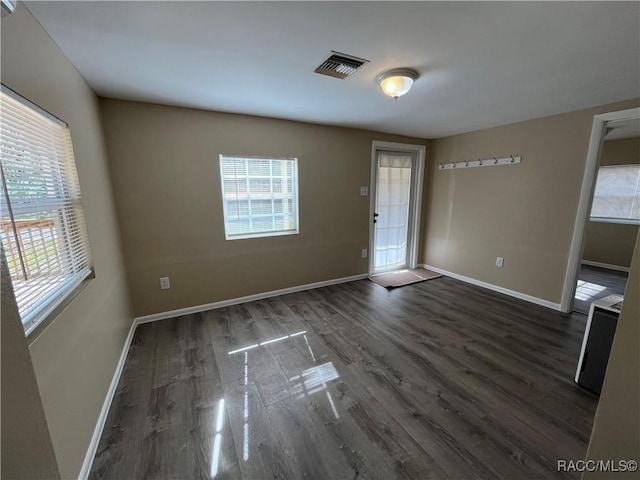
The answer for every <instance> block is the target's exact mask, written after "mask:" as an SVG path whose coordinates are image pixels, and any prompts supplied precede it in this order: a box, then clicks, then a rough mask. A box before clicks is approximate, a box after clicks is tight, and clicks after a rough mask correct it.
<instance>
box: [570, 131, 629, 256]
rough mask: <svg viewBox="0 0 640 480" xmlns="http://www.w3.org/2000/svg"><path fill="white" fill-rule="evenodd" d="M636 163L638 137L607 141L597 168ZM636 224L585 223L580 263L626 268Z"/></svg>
mask: <svg viewBox="0 0 640 480" xmlns="http://www.w3.org/2000/svg"><path fill="white" fill-rule="evenodd" d="M629 164H640V138H638V137H636V138H625V139H620V140H607V141H605V142H604V145H603V146H602V154H601V156H600V165H601V166H606V165H629ZM637 236H638V225H629V224H622V223H604V222H589V223H588V224H587V236H586V238H585V245H584V252H583V255H582V258H583V260H588V261H591V262H597V263H604V264H607V265H615V266H618V267H627V268H628V267H629V266H630V265H631V257H632V256H633V247H634V245H635V242H636V237H637Z"/></svg>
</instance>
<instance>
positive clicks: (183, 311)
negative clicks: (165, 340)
mask: <svg viewBox="0 0 640 480" xmlns="http://www.w3.org/2000/svg"><path fill="white" fill-rule="evenodd" d="M367 277H368V275H367V274H366V273H363V274H361V275H353V276H351V277H342V278H335V279H333V280H325V281H322V282H316V283H308V284H306V285H298V286H296V287H289V288H283V289H280V290H272V291H270V292H264V293H256V294H254V295H247V296H246V297H238V298H231V299H229V300H221V301H219V302H213V303H206V304H204V305H196V306H193V307H187V308H180V309H178V310H170V311H168V312H160V313H153V314H151V315H144V316H142V317H137V318H136V322H137V323H138V324H141V323H148V322H155V321H157V320H165V319H167V318H174V317H179V316H182V315H190V314H192V313H199V312H205V311H207V310H215V309H218V308H224V307H230V306H232V305H238V304H240V303H247V302H253V301H256V300H264V299H265V298H271V297H278V296H280V295H286V294H288V293H297V292H304V291H305V290H312V289H314V288H321V287H328V286H330V285H337V284H339V283H347V282H353V281H356V280H362V279H365V278H367Z"/></svg>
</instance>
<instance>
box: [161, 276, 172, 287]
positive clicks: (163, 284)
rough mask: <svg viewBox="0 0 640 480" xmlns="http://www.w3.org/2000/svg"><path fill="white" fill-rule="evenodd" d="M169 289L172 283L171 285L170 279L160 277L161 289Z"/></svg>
mask: <svg viewBox="0 0 640 480" xmlns="http://www.w3.org/2000/svg"><path fill="white" fill-rule="evenodd" d="M167 288H171V283H169V277H160V289H161V290H166V289H167Z"/></svg>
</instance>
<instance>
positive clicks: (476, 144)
mask: <svg viewBox="0 0 640 480" xmlns="http://www.w3.org/2000/svg"><path fill="white" fill-rule="evenodd" d="M638 104H639V101H638V100H633V101H628V102H622V103H618V104H614V105H607V106H602V107H597V108H591V109H587V110H581V111H578V112H571V113H566V114H562V115H554V116H551V117H546V118H540V119H535V120H529V121H525V122H520V123H515V124H511V125H506V126H501V127H495V128H490V129H486V130H480V131H477V132H471V133H466V134H461V135H455V136H451V137H446V138H441V139H438V140H435V141H434V142H433V143H432V148H431V152H432V154H431V156H430V162H429V165H428V168H427V169H426V170H427V172H426V173H427V180H426V181H427V188H426V193H425V195H424V201H423V222H422V226H423V234H422V247H421V252H422V261H423V262H424V263H426V264H428V265H432V266H435V267H439V268H442V269H444V270H447V271H450V272H454V273H457V274H459V275H464V276H467V277H471V278H473V279H476V280H480V281H483V282H488V283H490V284H494V285H497V286H500V287H504V288H508V289H511V290H515V291H517V292H520V293H524V294H527V295H531V296H533V297H537V298H540V299H543V300H546V301H549V302H552V303H556V304H557V303H560V297H561V294H562V287H563V282H564V277H565V270H566V267H567V259H568V254H569V247H570V243H571V236H572V233H573V225H574V220H575V215H576V210H577V206H578V199H579V195H580V188H581V183H582V175H583V173H584V166H585V160H586V156H587V150H588V147H589V138H590V134H591V126H592V122H593V116H594V115H595V114H597V113H603V112H608V111H615V110H622V109H625V108H632V107H635V106H638ZM505 155H521V156H522V163H521V164H519V165H513V166H511V165H508V166H499V167H486V168H468V169H458V170H438V165H439V164H440V163H447V162H459V161H465V160H474V159H482V158H493V157H500V156H505ZM497 256H501V257H504V258H505V260H504V267H503V268H497V267H496V266H495V260H496V257H497Z"/></svg>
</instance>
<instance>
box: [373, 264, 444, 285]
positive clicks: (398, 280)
mask: <svg viewBox="0 0 640 480" xmlns="http://www.w3.org/2000/svg"><path fill="white" fill-rule="evenodd" d="M441 276H442V275H441V274H439V273H436V272H432V271H431V270H425V269H424V268H414V269H413V270H399V271H397V272H390V273H380V274H378V275H371V276H369V280H371V281H372V282H375V283H377V284H378V285H382V286H383V287H386V288H397V287H404V286H405V285H410V284H412V283H417V282H424V281H425V280H432V279H434V278H439V277H441Z"/></svg>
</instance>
